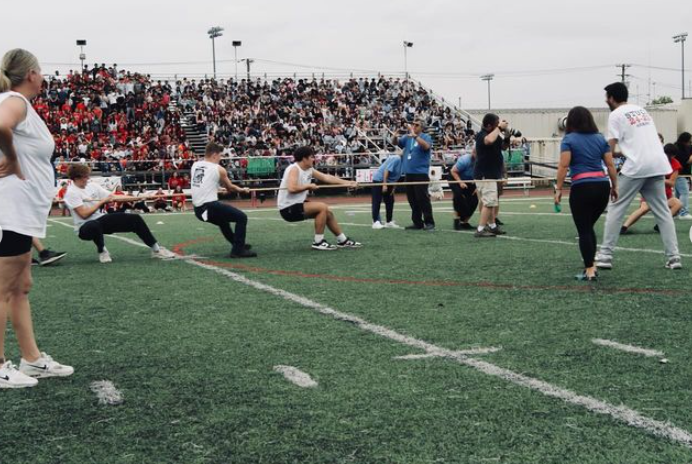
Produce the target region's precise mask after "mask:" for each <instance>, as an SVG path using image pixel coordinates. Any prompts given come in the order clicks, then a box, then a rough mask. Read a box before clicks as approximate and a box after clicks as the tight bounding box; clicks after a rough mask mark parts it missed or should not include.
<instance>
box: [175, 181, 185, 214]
mask: <svg viewBox="0 0 692 464" xmlns="http://www.w3.org/2000/svg"><path fill="white" fill-rule="evenodd" d="M186 200H187V198H186V196H185V193H184V192H183V187H182V185H180V184H178V186H177V187H175V191H174V192H173V196H172V197H171V203H172V204H173V208H175V210H176V211H178V212H185V209H186V208H185V205H186V203H187V201H186Z"/></svg>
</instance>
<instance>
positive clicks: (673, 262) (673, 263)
mask: <svg viewBox="0 0 692 464" xmlns="http://www.w3.org/2000/svg"><path fill="white" fill-rule="evenodd" d="M665 268H666V269H682V261H681V260H680V258H679V257H677V256H676V257H674V258H670V259H669V260H668V261H666V265H665Z"/></svg>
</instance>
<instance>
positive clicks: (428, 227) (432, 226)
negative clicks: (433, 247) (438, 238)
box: [423, 224, 435, 232]
mask: <svg viewBox="0 0 692 464" xmlns="http://www.w3.org/2000/svg"><path fill="white" fill-rule="evenodd" d="M423 230H425V231H426V232H435V224H426V225H424V226H423Z"/></svg>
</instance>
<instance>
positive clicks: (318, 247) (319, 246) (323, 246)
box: [312, 239, 337, 251]
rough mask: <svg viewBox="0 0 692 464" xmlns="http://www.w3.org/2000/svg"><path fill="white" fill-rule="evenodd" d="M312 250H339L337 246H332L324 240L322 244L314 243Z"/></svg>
mask: <svg viewBox="0 0 692 464" xmlns="http://www.w3.org/2000/svg"><path fill="white" fill-rule="evenodd" d="M312 249H313V250H319V251H334V250H336V249H337V247H336V245H330V244H329V242H327V241H326V240H324V239H323V240H322V241H321V242H320V243H315V242H313V243H312Z"/></svg>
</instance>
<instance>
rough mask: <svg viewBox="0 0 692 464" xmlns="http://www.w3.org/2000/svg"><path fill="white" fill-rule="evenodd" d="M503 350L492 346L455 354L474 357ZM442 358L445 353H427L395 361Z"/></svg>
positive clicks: (399, 357)
mask: <svg viewBox="0 0 692 464" xmlns="http://www.w3.org/2000/svg"><path fill="white" fill-rule="evenodd" d="M500 350H502V348H495V347H494V346H491V347H489V348H469V349H468V350H457V351H455V352H454V353H455V354H456V355H457V356H474V355H476V356H477V355H481V354H490V353H497V352H498V351H500ZM440 357H445V354H444V353H434V352H430V353H425V354H407V355H405V356H395V357H394V359H404V360H407V359H427V358H440Z"/></svg>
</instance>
